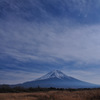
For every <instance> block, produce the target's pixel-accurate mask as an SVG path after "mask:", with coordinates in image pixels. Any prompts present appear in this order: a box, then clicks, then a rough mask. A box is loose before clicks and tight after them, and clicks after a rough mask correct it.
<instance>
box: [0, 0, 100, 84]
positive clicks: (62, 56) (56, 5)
mask: <svg viewBox="0 0 100 100" xmlns="http://www.w3.org/2000/svg"><path fill="white" fill-rule="evenodd" d="M5 5H6V6H5ZM0 9H2V10H0V61H1V63H0V64H1V66H0V67H1V68H3V67H5V66H10V65H11V64H9V65H8V64H5V62H2V60H8V58H9V59H11V58H12V59H14V60H16V62H20V63H22V64H26V63H32V62H38V63H41V62H43V64H44V63H48V64H52V63H53V64H54V65H55V68H58V67H57V66H59V65H60V64H61V63H62V65H64V64H66V62H75V63H74V64H73V65H71V66H70V68H71V70H70V68H69V67H66V68H68V70H70V73H71V71H74V70H75V68H76V67H77V66H81V67H84V65H85V66H88V65H92V64H93V65H94V66H95V65H97V64H98V65H99V64H100V24H99V22H100V20H99V19H100V18H99V17H100V15H99V13H98V12H99V11H100V1H95V0H88V1H87V0H63V1H61V0H54V1H51V0H47V1H41V0H39V1H37V0H34V1H33V0H25V1H22V0H19V1H18V0H17V1H16V0H8V1H6V0H1V1H0ZM1 15H2V16H1ZM63 63H64V64H63ZM18 64H19V63H18ZM18 64H17V65H16V63H15V62H12V65H11V68H13V67H15V68H16V67H17V68H18V69H19V71H22V72H20V74H19V76H21V75H22V76H23V77H24V76H25V77H26V73H28V72H23V71H26V70H27V69H28V67H29V66H26V65H23V67H20V68H21V69H20V68H19V65H18ZM3 65H5V66H3ZM41 66H42V68H46V66H47V69H48V70H50V69H53V67H54V66H52V67H51V68H49V67H48V66H49V65H42V64H41V65H39V67H37V68H36V66H35V65H34V64H33V66H32V70H34V71H36V70H40V67H41ZM44 66H45V67H44ZM64 66H65V65H64ZM67 66H68V65H67ZM6 68H8V67H5V68H3V69H2V72H1V74H3V71H5V70H4V69H6ZM90 68H91V66H90ZM96 68H97V67H96ZM8 69H9V68H8ZM59 69H63V66H61V67H59ZM97 69H98V68H97ZM76 70H78V69H77V68H76ZM88 70H89V69H88ZM98 70H99V69H98ZM82 71H84V70H81V71H78V72H81V73H83V74H86V73H87V72H88V71H87V72H86V71H85V72H82ZM5 72H6V71H5ZM10 73H11V74H12V75H13V74H14V73H15V77H18V75H17V72H16V71H13V72H11V70H9V72H8V73H6V75H5V78H7V74H9V76H11V75H10ZM21 73H22V74H21ZM29 73H30V74H29V75H28V77H29V76H30V75H31V76H32V75H33V74H32V73H31V72H29ZM38 73H39V71H38ZM41 73H42V72H41ZM81 73H80V74H81ZM90 73H91V72H90ZM83 74H82V76H84V75H83ZM88 74H89V72H88ZM34 75H35V74H34ZM1 76H2V75H1ZM95 76H97V75H96V74H95ZM28 77H27V79H28ZM35 77H36V76H35ZM1 78H2V77H1ZM21 79H22V78H20V79H19V80H21ZM30 79H31V78H30ZM3 81H6V80H5V79H3V78H2V82H3ZM17 81H18V80H17ZM17 81H16V82H17ZM23 81H24V80H23ZM18 82H19V81H18ZM21 82H22V81H21Z"/></svg>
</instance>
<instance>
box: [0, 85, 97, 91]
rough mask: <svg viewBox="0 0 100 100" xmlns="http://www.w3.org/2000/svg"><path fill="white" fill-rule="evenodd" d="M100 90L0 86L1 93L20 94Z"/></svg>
mask: <svg viewBox="0 0 100 100" xmlns="http://www.w3.org/2000/svg"><path fill="white" fill-rule="evenodd" d="M98 89H99V88H94V89H91V88H80V89H73V88H67V89H65V88H54V87H50V88H41V87H39V86H38V87H36V88H32V87H30V88H24V87H20V86H16V87H11V86H9V85H0V93H20V92H39V91H44V92H45V91H54V90H55V91H56V90H57V91H69V92H73V91H82V90H98Z"/></svg>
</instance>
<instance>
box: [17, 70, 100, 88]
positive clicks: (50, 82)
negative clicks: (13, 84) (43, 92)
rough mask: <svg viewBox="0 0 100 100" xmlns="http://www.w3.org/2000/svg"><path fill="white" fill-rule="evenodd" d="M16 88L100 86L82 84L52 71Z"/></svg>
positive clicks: (56, 71) (57, 71) (59, 72)
mask: <svg viewBox="0 0 100 100" xmlns="http://www.w3.org/2000/svg"><path fill="white" fill-rule="evenodd" d="M17 86H22V87H25V88H28V87H38V86H40V87H44V88H49V87H55V88H96V87H100V85H96V84H92V83H88V82H84V81H81V80H78V79H76V78H73V77H70V76H67V75H65V74H64V73H62V72H61V71H59V70H54V71H51V72H49V73H47V74H46V75H44V76H42V77H40V78H38V79H36V80H34V81H30V82H25V83H22V84H17Z"/></svg>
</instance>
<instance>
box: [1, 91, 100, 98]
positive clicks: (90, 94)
mask: <svg viewBox="0 0 100 100" xmlns="http://www.w3.org/2000/svg"><path fill="white" fill-rule="evenodd" d="M0 100H100V90H83V91H80V90H79V91H71V92H70V91H48V92H33V93H0Z"/></svg>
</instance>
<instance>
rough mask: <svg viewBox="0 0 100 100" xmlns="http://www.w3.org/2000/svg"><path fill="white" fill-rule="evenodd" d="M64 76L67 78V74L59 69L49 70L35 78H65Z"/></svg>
mask: <svg viewBox="0 0 100 100" xmlns="http://www.w3.org/2000/svg"><path fill="white" fill-rule="evenodd" d="M66 77H67V78H69V77H68V76H67V75H65V74H64V73H62V72H61V71H59V70H54V71H51V72H49V73H47V74H46V75H44V76H42V77H40V78H38V79H37V80H44V79H49V78H59V79H62V78H66Z"/></svg>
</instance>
